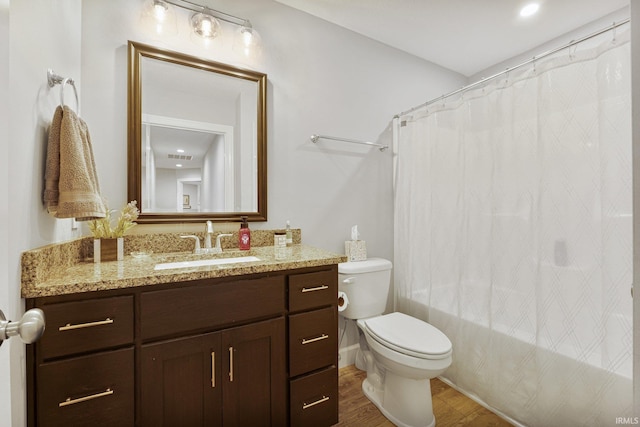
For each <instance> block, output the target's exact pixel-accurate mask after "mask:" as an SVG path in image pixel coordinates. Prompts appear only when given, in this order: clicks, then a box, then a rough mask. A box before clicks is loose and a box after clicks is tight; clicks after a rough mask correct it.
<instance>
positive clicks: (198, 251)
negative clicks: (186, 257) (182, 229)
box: [180, 235, 211, 254]
mask: <svg viewBox="0 0 640 427" xmlns="http://www.w3.org/2000/svg"><path fill="white" fill-rule="evenodd" d="M180 237H182V238H183V239H193V240H195V241H196V246H195V248H194V249H193V253H194V254H200V253H202V249H200V238H199V237H198V236H193V235H189V236H180ZM209 243H211V242H209Z"/></svg>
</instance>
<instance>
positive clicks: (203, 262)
mask: <svg viewBox="0 0 640 427" xmlns="http://www.w3.org/2000/svg"><path fill="white" fill-rule="evenodd" d="M253 261H260V258H258V257H255V256H241V257H232V258H211V259H199V260H195V261H178V262H166V263H163V264H156V266H155V267H154V268H153V269H154V270H169V269H172V268H189V267H206V266H208V265H222V264H237V263H241V262H253Z"/></svg>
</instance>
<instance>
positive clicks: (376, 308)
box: [338, 258, 392, 319]
mask: <svg viewBox="0 0 640 427" xmlns="http://www.w3.org/2000/svg"><path fill="white" fill-rule="evenodd" d="M391 267H392V264H391V261H389V260H386V259H382V258H369V259H367V260H365V261H353V262H343V263H340V264H338V290H339V291H341V292H344V293H345V294H346V295H347V299H348V304H347V307H346V309H345V310H344V311H341V312H340V315H341V316H344V317H346V318H347V319H366V318H368V317H374V316H378V315H380V314H382V313H384V310H385V308H386V307H387V298H388V296H389V286H390V285H391Z"/></svg>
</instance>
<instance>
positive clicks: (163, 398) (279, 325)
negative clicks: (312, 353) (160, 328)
mask: <svg viewBox="0 0 640 427" xmlns="http://www.w3.org/2000/svg"><path fill="white" fill-rule="evenodd" d="M284 331H285V321H284V317H279V318H277V319H272V320H268V321H263V322H258V323H254V324H250V325H247V326H240V327H238V328H233V329H229V330H225V331H223V332H214V333H210V334H203V335H199V336H195V337H190V338H181V339H178V340H171V341H168V342H162V343H158V344H149V345H145V346H143V347H142V350H141V359H142V360H141V378H140V389H141V408H140V409H141V416H142V418H141V419H142V423H141V424H142V425H143V426H158V427H160V426H167V427H170V426H178V425H187V426H279V425H286V409H285V408H286V403H285V402H286V401H285V395H286V394H285V393H286V384H285V370H284V368H285V366H284V344H285V342H284Z"/></svg>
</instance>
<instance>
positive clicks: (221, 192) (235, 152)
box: [129, 42, 266, 222]
mask: <svg viewBox="0 0 640 427" xmlns="http://www.w3.org/2000/svg"><path fill="white" fill-rule="evenodd" d="M129 46H130V75H131V78H130V102H131V104H130V112H129V114H130V117H129V118H130V144H129V155H130V159H129V181H130V183H129V192H130V194H129V198H130V199H136V200H139V206H140V208H141V216H140V219H141V221H142V222H168V221H201V220H203V219H224V220H229V219H238V218H239V217H240V216H241V215H247V216H249V218H250V219H253V220H257V219H258V220H266V177H265V172H266V171H265V166H264V165H265V163H266V161H265V160H266V159H265V156H266V149H265V147H266V133H265V132H264V126H265V116H266V112H265V100H264V90H265V88H264V86H265V81H266V76H265V75H264V74H261V73H255V72H250V71H246V70H240V69H236V68H233V67H230V66H228V65H225V64H219V63H215V62H211V61H204V60H201V59H198V58H194V57H190V56H187V55H183V54H179V53H172V52H166V51H161V50H159V49H156V48H152V47H149V46H145V45H140V44H137V43H134V42H130V45H129ZM132 192H135V194H132Z"/></svg>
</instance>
